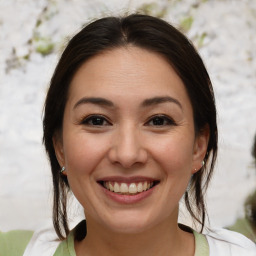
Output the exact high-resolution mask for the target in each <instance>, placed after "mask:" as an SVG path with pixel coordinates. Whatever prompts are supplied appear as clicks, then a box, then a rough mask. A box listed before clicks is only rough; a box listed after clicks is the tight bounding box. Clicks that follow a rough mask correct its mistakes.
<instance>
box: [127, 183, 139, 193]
mask: <svg viewBox="0 0 256 256" xmlns="http://www.w3.org/2000/svg"><path fill="white" fill-rule="evenodd" d="M137 192H138V190H137V186H136V184H135V183H131V184H130V186H129V193H131V194H136V193H137Z"/></svg>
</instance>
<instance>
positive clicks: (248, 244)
mask: <svg viewBox="0 0 256 256" xmlns="http://www.w3.org/2000/svg"><path fill="white" fill-rule="evenodd" d="M204 235H205V236H206V239H207V241H208V244H209V248H210V255H225V256H229V255H230V256H243V255H246V256H256V245H255V244H254V243H253V242H252V241H251V240H249V239H248V238H246V237H245V236H243V235H241V234H239V233H237V232H234V231H230V230H226V229H211V230H210V231H208V232H206V233H204Z"/></svg>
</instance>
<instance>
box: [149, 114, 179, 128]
mask: <svg viewBox="0 0 256 256" xmlns="http://www.w3.org/2000/svg"><path fill="white" fill-rule="evenodd" d="M157 119H158V120H157ZM154 121H157V122H159V121H160V122H161V124H150V122H154ZM171 125H174V126H176V125H177V124H176V123H175V121H174V120H173V119H172V118H170V117H168V116H166V115H154V116H152V117H151V118H150V119H149V120H148V121H147V122H146V126H157V127H163V126H171Z"/></svg>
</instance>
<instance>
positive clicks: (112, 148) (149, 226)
mask: <svg viewBox="0 0 256 256" xmlns="http://www.w3.org/2000/svg"><path fill="white" fill-rule="evenodd" d="M43 125H44V144H45V147H46V151H47V153H48V156H49V159H50V163H51V169H52V175H53V185H54V207H53V215H54V217H53V222H54V228H55V231H56V234H57V235H58V240H54V236H51V234H50V233H49V232H48V231H40V232H36V233H34V234H33V237H32V238H31V239H30V237H29V238H27V239H26V240H27V243H28V245H26V243H25V246H24V249H23V250H25V253H24V255H40V254H41V255H78V256H79V255H107V256H108V255H111V256H114V255H147V256H150V255H168V256H171V255H181V256H182V255H184V256H185V255H186V256H190V255H191V256H192V255H196V256H199V255H209V253H210V254H211V255H225V256H227V255H255V251H256V250H255V246H254V244H252V243H250V241H249V240H247V239H246V238H244V237H243V236H241V235H238V234H236V233H232V232H230V231H223V230H216V231H215V232H209V231H208V233H207V232H206V233H207V234H206V235H203V234H201V233H198V232H196V231H194V230H192V229H191V228H189V227H186V226H184V225H179V224H178V212H179V201H180V199H181V198H182V196H183V195H184V199H185V203H186V207H187V209H188V211H189V213H190V214H191V216H192V217H193V218H194V220H195V221H197V222H198V223H199V224H200V226H201V228H200V232H202V231H203V229H204V224H205V216H206V210H205V204H204V189H206V188H207V186H208V183H209V181H210V179H211V176H212V172H213V167H214V163H215V159H216V154H217V125H216V109H215V102H214V95H213V90H212V86H211V82H210V79H209V76H208V74H207V71H206V69H205V67H204V65H203V62H202V60H201V58H200V57H199V55H198V54H197V52H196V51H195V49H194V48H193V46H192V45H191V44H190V42H189V41H188V40H187V39H186V38H185V37H184V36H183V35H182V34H181V33H180V32H179V31H177V30H176V29H175V28H173V27H172V26H171V25H169V24H168V23H166V22H164V21H162V20H160V19H157V18H154V17H150V16H144V15H130V16H127V17H123V18H115V17H109V18H103V19H100V20H97V21H95V22H93V23H91V24H89V25H88V26H86V27H85V28H83V29H82V30H81V31H80V32H79V33H78V34H77V35H76V36H74V38H73V39H71V41H70V42H69V44H68V46H67V47H66V49H65V51H64V52H63V54H62V56H61V59H60V61H59V63H58V65H57V67H56V70H55V73H54V75H53V77H52V80H51V84H50V88H49V91H48V94H47V98H46V102H45V114H44V121H43ZM69 191H72V193H73V194H74V195H75V197H76V198H77V199H78V200H79V202H80V203H81V205H82V206H83V208H84V212H85V216H86V221H82V222H81V223H79V224H78V225H77V227H76V228H75V229H73V230H72V231H70V230H69V227H68V222H67V207H68V206H67V195H68V193H69ZM28 240H29V241H28ZM25 248H26V249H25ZM6 250H7V249H6Z"/></svg>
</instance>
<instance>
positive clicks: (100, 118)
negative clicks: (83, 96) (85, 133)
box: [81, 115, 111, 127]
mask: <svg viewBox="0 0 256 256" xmlns="http://www.w3.org/2000/svg"><path fill="white" fill-rule="evenodd" d="M93 121H97V122H98V121H100V122H101V124H93V123H92V122H93ZM90 122H91V123H90ZM104 122H105V123H106V124H102V123H104ZM81 124H83V125H88V126H96V127H100V126H108V125H111V123H110V122H109V121H108V120H107V118H106V117H104V116H103V115H90V116H87V117H86V118H83V120H82V122H81Z"/></svg>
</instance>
